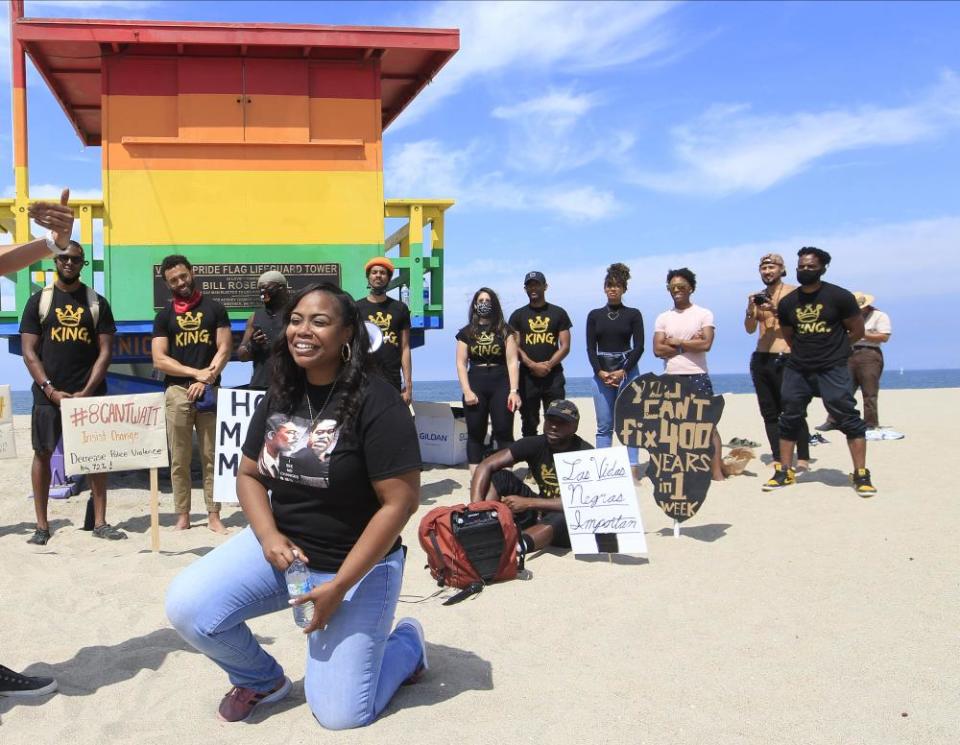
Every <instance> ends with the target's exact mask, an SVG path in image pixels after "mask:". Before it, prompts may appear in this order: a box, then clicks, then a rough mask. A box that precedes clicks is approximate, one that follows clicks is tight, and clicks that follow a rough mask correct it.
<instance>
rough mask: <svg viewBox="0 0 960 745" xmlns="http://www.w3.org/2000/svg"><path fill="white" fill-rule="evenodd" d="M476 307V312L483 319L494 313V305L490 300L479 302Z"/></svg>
mask: <svg viewBox="0 0 960 745" xmlns="http://www.w3.org/2000/svg"><path fill="white" fill-rule="evenodd" d="M473 307H474V310H476V311H477V315H478V316H480V317H481V318H486V317H487V316H489V315H490V314H491V313H493V303H491V302H490V301H489V300H478V301H477V304H476V305H475V306H473Z"/></svg>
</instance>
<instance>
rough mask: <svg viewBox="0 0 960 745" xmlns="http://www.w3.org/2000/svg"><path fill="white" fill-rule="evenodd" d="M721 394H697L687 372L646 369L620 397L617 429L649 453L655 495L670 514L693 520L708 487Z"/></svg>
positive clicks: (623, 438)
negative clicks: (661, 372) (657, 371)
mask: <svg viewBox="0 0 960 745" xmlns="http://www.w3.org/2000/svg"><path fill="white" fill-rule="evenodd" d="M722 413H723V396H714V397H713V398H708V397H706V396H701V395H700V394H698V393H697V392H696V391H695V390H694V388H693V386H692V385H691V382H690V379H689V378H688V377H685V376H683V375H654V374H653V373H647V374H646V375H641V376H640V377H639V378H636V379H635V380H633V381H631V382H630V383H629V385H627V387H626V388H624V389H623V391H622V392H621V393H620V395H619V396H618V397H617V403H616V406H615V407H614V431H615V432H616V433H617V437H618V438H619V439H620V442H622V443H623V444H624V445H627V446H629V447H638V448H643V449H644V450H646V451H647V452H648V453H649V454H650V465H649V466H648V467H647V476H649V477H650V480H651V481H652V482H653V497H654V499H656V500H657V504H658V505H660V509H662V510H663V511H664V512H665V513H666V514H667V516H668V517H672V518H674V519H675V520H677V521H678V522H681V523H682V522H683V521H684V520H689V519H690V518H691V517H693V516H694V515H695V514H697V510H698V509H700V507H701V506H702V505H703V501H704V500H705V499H706V497H707V490H708V489H709V488H710V457H711V455H712V448H711V438H712V436H713V430H714V428H715V427H716V424H717V422H719V421H720V415H721V414H722Z"/></svg>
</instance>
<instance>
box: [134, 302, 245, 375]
mask: <svg viewBox="0 0 960 745" xmlns="http://www.w3.org/2000/svg"><path fill="white" fill-rule="evenodd" d="M224 326H226V327H228V328H229V326H230V318H229V317H228V316H227V309H226V308H224V307H223V305H222V304H221V303H220V302H218V301H217V300H214V299H213V298H211V297H208V296H207V295H204V296H203V297H202V298H200V302H199V303H198V304H197V306H196V307H195V308H193V310H188V311H186V312H185V313H176V312H175V311H174V310H173V304H172V303H167V305H166V306H165V307H164V308H163V309H162V310H161V311H160V312H159V313H157V317H156V318H154V319H153V335H154V336H165V337H167V342H168V344H167V354H168V355H169V356H170V357H172V358H173V359H175V360H176V361H177V362H179V363H180V364H181V365H186V366H187V367H195V368H196V369H198V370H202V369H203V368H205V367H207V366H209V365H210V363H211V362H212V361H213V358H214V356H215V355H216V353H217V329H219V328H223V327H224ZM165 382H166V384H167V386H171V385H189V384H190V383H193V382H194V380H193V379H192V378H183V377H179V376H177V375H168V376H167V378H166V381H165ZM219 383H220V380H219V378H218V379H217V384H219Z"/></svg>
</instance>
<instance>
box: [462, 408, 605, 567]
mask: <svg viewBox="0 0 960 745" xmlns="http://www.w3.org/2000/svg"><path fill="white" fill-rule="evenodd" d="M579 425H580V412H579V411H578V410H577V407H576V405H574V404H573V403H572V402H570V401H566V400H558V401H554V402H552V403H551V404H550V406H548V407H547V413H546V416H545V418H544V424H543V434H542V435H533V436H532V437H524V438H522V439H520V440H517V441H516V442H512V443H510V445H509V446H508V447H506V448H504V449H503V450H499V451H497V452H496V453H494V454H493V455H491V456H489V457H487V458H485V459H484V460H483V461H482V462H481V463H480V465H478V466H477V470H476V471H475V472H474V474H473V480H472V481H471V482H470V501H471V502H482V501H484V500H490V501H499V502H503V503H504V504H506V505H507V506H508V507H509V508H510V509H511V510H512V511H513V517H514V520H515V521H516V523H517V527H518V528H520V530H521V531H522V533H521V540H522V541H523V547H524V550H525V551H527V552H529V551H537V550H539V549H541V548H545V547H547V546H550V545H553V546H558V547H561V548H570V537H569V536H568V535H567V523H566V520H565V519H564V517H563V504H562V503H561V501H560V486H559V484H558V483H557V470H556V467H555V466H554V463H553V454H554V453H569V452H573V451H576V450H593V446H592V445H590V444H589V443H587V442H585V441H584V440H582V439H580V437H578V436H577V427H578V426H579ZM520 461H526V463H527V465H528V466H529V468H530V473H531V474H533V478H534V480H535V481H536V482H537V486H538V487H539V488H540V493H539V494H537V493H536V492H534V491H533V490H532V489H531V488H530V487H529V486H527V485H526V484H524V483H523V481H521V480H520V479H519V478H517V476H516V475H515V474H514V473H513V471H511V470H510V468H511V467H512V466H513V465H514V464H516V463H518V462H520Z"/></svg>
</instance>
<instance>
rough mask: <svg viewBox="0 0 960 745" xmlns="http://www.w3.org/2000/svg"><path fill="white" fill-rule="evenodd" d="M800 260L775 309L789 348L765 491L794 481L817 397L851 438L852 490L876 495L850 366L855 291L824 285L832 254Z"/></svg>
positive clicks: (859, 330)
mask: <svg viewBox="0 0 960 745" xmlns="http://www.w3.org/2000/svg"><path fill="white" fill-rule="evenodd" d="M797 256H798V258H799V261H798V262H797V281H798V282H799V283H800V289H799V290H797V291H796V292H792V293H790V294H789V295H787V296H786V297H784V298H782V299H781V300H780V305H779V307H778V308H777V315H778V317H779V319H780V327H781V329H782V330H783V338H784V339H785V340H786V342H787V344H789V345H790V349H791V353H790V358H789V359H788V360H787V364H786V367H785V369H784V371H783V388H782V389H781V396H782V399H783V413H782V414H781V415H780V463H778V464H777V465H776V466H775V468H774V473H773V476H771V477H770V479H769V480H768V481H767V482H766V483H765V484H764V485H763V490H764V491H774V490H776V489H782V488H784V487H787V486H792V485H793V484H794V483H796V477H795V472H794V469H793V448H794V445H795V444H796V441H797V438H798V437H799V435H800V423H801V421H802V420H803V417H804V414H805V413H806V410H807V404H809V403H810V399H812V398H813V396H814V395H815V394H817V393H819V395H820V398H821V399H822V400H823V405H824V407H826V409H827V412H828V413H829V414H830V416H831V417H832V418H833V419H834V421H836V423H837V428H838V429H839V430H840V431H841V432H843V433H844V434H845V435H846V436H847V447H849V448H850V457H851V459H852V460H853V473H852V474H851V475H850V478H851V481H852V482H853V488H854V490H855V491H856V492H857V494H859V495H860V496H861V497H872V496H873V495H874V494H876V493H877V490H876V488H875V487H874V486H873V483H872V481H871V478H870V470H869V469H868V468H867V463H866V461H867V442H866V440H865V439H864V435H865V433H866V430H867V425H866V424H865V423H864V421H863V419H861V418H860V413H859V412H858V411H857V402H856V400H855V399H854V397H853V393H852V389H851V386H850V370H849V369H848V368H847V358H848V357H849V356H850V346H851V345H852V344H856V343H857V342H858V341H860V340H861V339H862V338H863V315H862V314H861V313H860V308H859V307H858V306H857V301H856V298H854V296H853V293H851V292H850V291H849V290H845V289H843V288H842V287H838V286H837V285H833V284H830V283H829V282H823V281H821V279H820V278H821V277H822V276H823V274H824V272H826V271H827V267H828V266H830V254H829V253H827V252H826V251H823V250H822V249H819V248H814V247H813V246H806V247H804V248H801V249H800V250H799V251H798V252H797Z"/></svg>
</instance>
